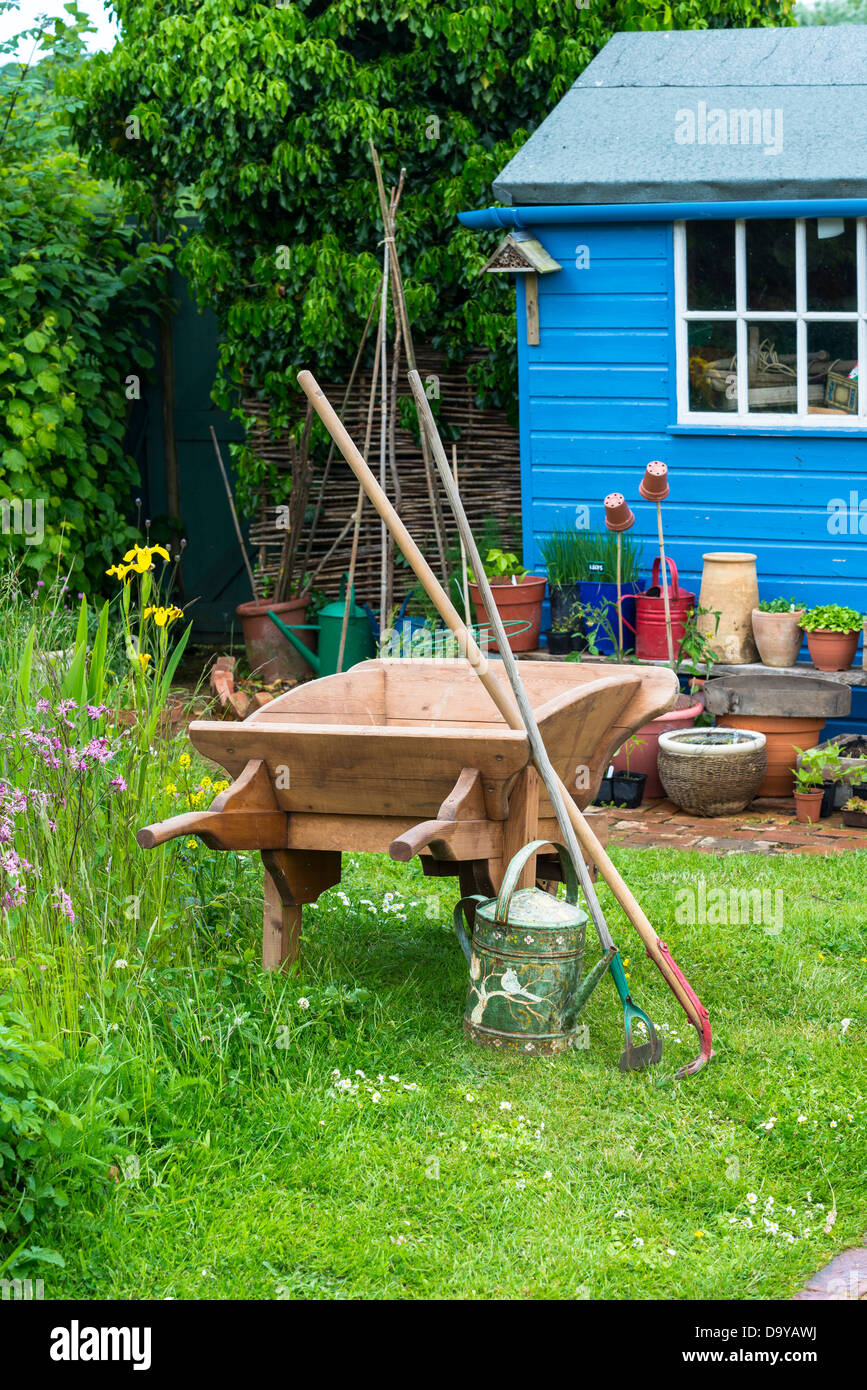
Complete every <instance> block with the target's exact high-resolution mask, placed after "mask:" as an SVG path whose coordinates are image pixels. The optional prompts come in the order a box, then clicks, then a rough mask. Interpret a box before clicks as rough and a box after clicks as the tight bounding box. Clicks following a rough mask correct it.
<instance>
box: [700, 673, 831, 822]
mask: <svg viewBox="0 0 867 1390" xmlns="http://www.w3.org/2000/svg"><path fill="white" fill-rule="evenodd" d="M792 679H793V680H801V679H802V677H800V676H793V677H792ZM716 722H717V726H722V727H723V728H729V729H755V730H757V732H758V733H761V734H764V736H765V747H766V748H767V753H768V771H767V774H766V775H765V780H764V781H763V782H762V785H761V786H760V787H759V790H758V791H757V792H756V795H757V796H791V795H792V792H793V790H794V786H795V778H794V767H795V763H796V761H797V757H798V753H797V750H798V749H799V748H803V749H805V750H806V749H807V748H815V747H816V744H817V743H818V742H819V735H820V734H821V732H822V730H823V729H824V727H825V724H826V720H825V717H824V715H823V716H822V717H821V718H819V719H808V718H807V716H806V715H801V716H799V717H797V718H786V717H784V716H783V715H777V714H723V715H719V716H717V721H716Z"/></svg>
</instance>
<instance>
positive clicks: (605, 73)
mask: <svg viewBox="0 0 867 1390" xmlns="http://www.w3.org/2000/svg"><path fill="white" fill-rule="evenodd" d="M865 144H867V25H859V24H844V25H835V26H816V27H812V26H811V27H808V28H803V29H802V28H791V29H706V30H698V31H686V32H678V33H669V32H666V33H659V32H656V33H633V34H615V36H614V37H613V38H612V39H611V40H610V41H609V42H608V43H607V44H606V45H605V47H604V48H603V49H602V51H601V53H599V54H598V55H597V57H596V58H594V60H593V62H592V63H590V64H589V66H588V67H587V68H585V70H584V72H583V73H582V74H581V76H580V77H579V78H578V80H577V82H576V83H575V84H574V86H572V87H571V88H570V90H569V91H568V92H567V93H566V95H565V96H564V97H563V99H562V100H561V101H560V102H559V103H558V104H557V106H555V108H554V110H553V111H552V112H551V113H550V115H548V116H547V117H546V119H545V120H544V121H543V122H542V124H541V125H540V126H539V128H538V130H536V131H535V133H534V134H533V135H531V136H530V139H529V140H528V141H527V143H526V144H525V145H524V146H523V148H522V149H520V150H519V151H518V153H517V154H516V155H515V157H514V158H513V159H512V160H510V162H509V163H508V164H507V165H506V167H505V169H504V170H503V171H502V173H501V174H500V175H499V176H498V177H497V179H496V180H495V182H494V193H495V194H496V196H497V197H498V198H499V199H500V200H501V202H504V203H506V204H513V203H514V204H525V205H526V204H533V203H549V204H551V203H572V204H574V203H591V204H592V203H656V202H706V201H737V200H741V199H763V198H774V199H784V198H861V197H865V196H867V162H865V159H864V148H865Z"/></svg>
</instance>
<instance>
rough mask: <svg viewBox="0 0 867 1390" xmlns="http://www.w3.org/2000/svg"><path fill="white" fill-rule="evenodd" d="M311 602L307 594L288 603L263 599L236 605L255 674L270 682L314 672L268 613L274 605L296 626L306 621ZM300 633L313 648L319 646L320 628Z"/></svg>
mask: <svg viewBox="0 0 867 1390" xmlns="http://www.w3.org/2000/svg"><path fill="white" fill-rule="evenodd" d="M309 602H310V600H309V599H307V598H290V599H288V600H287V602H286V603H273V602H271V601H270V600H268V599H263V600H261V601H258V600H253V601H252V602H250V603H240V604H239V605H238V607H237V608H236V609H235V612H236V613H237V615H238V617H239V618H240V619H241V628H242V630H243V633H244V646H245V647H246V649H247V660H248V661H249V663H250V670H251V672H252V673H253V674H254V675H256V676H261V678H262V680H263V681H264V682H265V684H266V685H270V684H271V682H272V681H286V680H297V679H298V678H300V677H302V676H309V675H310V667H309V666H308V665H307V662H306V661H305V660H304V658H303V657H302V656H301V655H300V654H299V653H298V652H296V651H295V649H294V647H292V646H290V644H289V643H288V642H287V640H286V638H285V637H284V636H283V634H282V632H281V631H280V629H279V628H278V627H277V626H276V624H275V623H272V621H271V619H270V618H269V617H268V609H269V608H270V609H271V611H272V612H273V613H276V614H277V617H278V618H282V619H283V622H284V623H285V624H286V626H287V627H296V626H298V625H299V624H301V623H303V622H304V615H305V614H306V612H307V605H308V603H309ZM298 636H299V637H300V638H301V641H302V642H303V643H304V645H305V646H306V647H309V648H310V650H311V651H315V650H316V637H317V633H316V632H299V634H298Z"/></svg>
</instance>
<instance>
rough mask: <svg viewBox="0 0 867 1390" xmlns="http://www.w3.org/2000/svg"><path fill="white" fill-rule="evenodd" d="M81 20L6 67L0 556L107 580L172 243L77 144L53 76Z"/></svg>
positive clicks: (125, 508)
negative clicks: (131, 422) (95, 172)
mask: <svg viewBox="0 0 867 1390" xmlns="http://www.w3.org/2000/svg"><path fill="white" fill-rule="evenodd" d="M86 27H87V25H86V22H85V21H83V20H81V19H79V20H76V18H75V16H74V15H73V23H72V24H70V25H65V24H63V23H61V22H60V21H57V22H56V25H55V31H54V33H48V34H46V35H45V36H44V39H43V42H44V44H45V45H46V46H47V47H48V48H49V49H50V50H51V52H50V53H49V55H48V56H46V57H44V58H43V59H42V61H41V62H40V63H38V64H37V65H35V66H34V67H32V68H30V69H29V70H27V71H25V72H24V73H23V74H22V69H21V67H20V65H18V64H12V63H9V64H7V65H6V66H5V67H4V68H3V69H2V70H0V110H2V111H3V112H4V113H5V114H4V118H3V119H4V120H6V121H7V124H6V125H5V130H3V131H2V136H0V206H2V208H3V216H2V219H0V506H2V507H3V512H2V523H3V524H2V526H0V556H2V555H3V554H4V553H9V552H12V553H13V554H14V556H15V558H16V559H17V560H18V561H20V562H22V563H23V564H24V566H25V567H26V568H27V569H29V570H31V571H34V572H35V573H41V572H42V571H44V570H45V567H46V565H49V564H51V563H52V562H54V561H55V560H59V561H60V562H61V563H62V565H63V566H64V567H65V568H66V569H69V570H71V572H72V574H73V576H74V578H75V580H76V581H77V582H78V584H79V585H85V586H87V587H90V586H94V587H98V586H100V585H101V584H103V583H104V571H105V569H106V567H107V565H108V564H109V562H110V560H111V558H112V556H113V555H114V553H115V552H116V551H117V550H118V548H121V549H123V547H124V543H125V542H126V541H127V540H128V539H130V538H131V537H133V536H134V535H135V534H136V533H135V532H134V531H133V530H132V528H131V527H130V526H129V525H128V524H127V522H126V520H125V517H126V515H127V514H128V512H129V510H130V506H131V502H132V498H133V497H134V496H135V492H136V489H137V486H138V474H137V472H136V469H135V466H134V464H133V461H132V460H131V459H130V458H129V457H128V455H127V454H126V453H125V450H124V434H125V429H126V423H127V418H128V414H129V411H130V409H131V406H132V403H133V401H134V400H135V399H137V398H138V396H139V395H140V393H141V389H142V386H143V384H144V381H145V376H146V373H147V370H148V369H149V368H150V367H151V366H152V358H151V355H150V354H149V353H148V351H147V350H146V347H145V346H144V342H145V330H146V316H147V314H148V313H149V312H150V310H151V308H152V305H153V304H154V303H155V301H157V300H158V298H159V295H160V280H161V277H162V276H163V274H164V271H165V268H166V267H167V266H169V265H170V264H171V257H170V252H171V248H170V247H169V246H168V245H165V246H156V245H153V244H151V243H148V242H142V241H141V239H140V237H139V235H138V233H137V232H136V230H135V228H134V227H132V226H128V225H126V223H127V220H128V218H127V213H126V211H125V209H124V207H123V205H122V202H121V199H120V196H119V194H118V193H117V192H116V191H113V190H111V189H109V188H108V187H107V186H106V185H103V184H101V183H99V182H98V181H97V180H96V179H95V178H94V177H92V175H91V174H90V173H89V172H88V170H87V168H86V166H85V165H84V164H83V163H82V161H81V159H80V158H79V157H78V156H77V155H76V154H75V153H74V152H73V151H72V149H71V148H69V141H68V134H67V126H66V121H67V110H66V107H67V103H66V100H65V99H64V98H61V97H59V96H57V95H56V93H55V90H54V84H55V79H56V76H57V74H58V73H59V72H63V71H69V70H71V69H73V68H74V67H75V65H76V64H77V63H78V62H79V61H80V54H81V51H82V45H81V32H82V31H83V30H84V29H85V28H86ZM3 47H4V48H5V49H6V50H7V51H8V50H9V48H10V47H11V45H9V44H7V45H4V46H3ZM0 128H2V123H0ZM4 499H5V504H6V505H5V506H4V505H3V503H4ZM38 502H41V503H42V508H41V511H42V519H41V524H40V517H39V511H40V509H39V507H38V506H37V503H38ZM28 503H29V510H28V507H27V504H28Z"/></svg>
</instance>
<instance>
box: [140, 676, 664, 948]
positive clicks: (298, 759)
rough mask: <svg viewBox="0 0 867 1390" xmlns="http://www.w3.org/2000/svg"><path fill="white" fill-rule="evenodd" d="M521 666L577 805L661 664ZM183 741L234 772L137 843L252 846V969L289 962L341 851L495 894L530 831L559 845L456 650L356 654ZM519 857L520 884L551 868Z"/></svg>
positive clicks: (653, 692) (522, 759)
mask: <svg viewBox="0 0 867 1390" xmlns="http://www.w3.org/2000/svg"><path fill="white" fill-rule="evenodd" d="M522 676H523V679H524V682H525V685H526V688H527V691H528V695H529V698H530V700H531V702H532V704H533V707H534V709H535V712H536V716H537V719H538V722H539V726H540V729H541V731H542V736H543V738H544V740H545V744H546V747H547V749H548V753H549V756H550V758H551V761H552V763H553V764H554V767H555V768H556V770H557V772H558V773H559V775H560V777H561V778H562V779H563V781H564V782H565V784H566V786H567V787H568V788H569V789H570V790H571V791H572V792H573V795H574V797H575V800H576V802H577V803H578V805H579V806H580V807H582V808H583V807H584V806H586V805H588V804H589V803H590V802H591V801H592V800H593V798H594V796H595V795H596V793H597V791H598V788H599V783H600V780H601V778H602V776H603V774H604V772H605V771H606V769H607V767H608V764H609V763H610V761H611V758H612V756H613V755H614V753H615V752H616V750H617V749H618V748H619V747H620V745H621V744H622V743H624V742H625V741H626V739H627V738H628V737H629V735H630V734H632V733H633V732H634V731H635V730H636V729H638V728H639V727H640V726H641V725H642V724H646V723H647V721H648V720H650V719H653V718H655V716H656V715H658V714H663V713H665V712H666V711H668V710H670V709H673V708H674V704H675V701H676V698H677V694H678V683H677V677H676V676H675V675H674V673H673V672H672V671H670V670H668V669H667V668H664V667H658V668H653V667H636V666H614V665H601V664H600V665H596V664H591V663H586V662H581V663H574V664H573V663H567V662H526V663H524V664H523V666H522ZM189 737H190V741H191V742H192V744H193V746H194V747H195V748H197V749H198V751H199V752H200V753H202V754H204V756H205V757H207V758H211V759H212V760H213V761H214V762H215V763H219V765H220V766H221V767H223V768H225V769H226V771H227V772H228V773H229V774H230V775H231V776H232V777H233V778H235V781H234V782H233V783H232V785H231V786H230V787H229V788H228V790H227V791H225V792H223V793H222V794H221V795H220V796H218V797H217V798H216V800H215V801H214V802H213V803H212V805H211V807H210V809H209V810H207V811H192V812H189V813H188V814H186V815H181V816H174V817H173V818H172V819H171V820H166V821H160V822H159V823H158V824H156V825H149V826H146V827H145V828H144V829H143V830H140V831H139V832H138V842H139V844H140V845H141V846H142V848H144V849H153V848H154V847H155V846H157V845H162V844H165V843H166V841H167V840H172V839H175V838H176V837H177V836H179V835H198V836H199V837H200V838H201V839H202V840H204V842H205V843H206V844H207V845H209V846H210V847H211V848H212V849H225V850H251V849H255V850H259V851H260V853H261V855H262V860H263V863H264V865H265V913H264V926H263V935H262V964H263V966H264V967H265V969H272V970H273V969H278V968H280V967H281V966H284V965H286V964H287V963H288V962H290V961H292V960H294V959H295V957H296V956H297V954H298V950H299V946H300V939H301V908H302V904H304V903H311V902H315V901H316V899H317V898H318V897H319V895H320V894H321V893H323V892H324V891H325V890H326V889H327V888H330V887H332V886H333V885H334V884H336V883H339V881H340V862H341V860H340V857H341V853H342V852H343V851H344V850H345V851H348V852H353V853H359V852H366V853H369V852H374V853H389V854H390V855H391V856H392V858H394V859H397V860H401V861H407V860H409V859H411V858H412V857H413V855H416V854H418V855H420V856H421V862H422V866H423V868H424V871H425V873H426V874H430V875H442V874H446V875H457V876H458V878H459V879H460V891H461V895H462V896H464V895H466V894H469V893H484V894H487V895H488V896H493V895H494V894H495V893H496V892H497V891H498V890H499V887H500V883H501V881H502V878H503V874H504V872H505V868H506V866H507V865H508V864H509V861H510V860H511V859H512V857H513V855H515V854H516V853H517V851H518V850H519V849H520V848H521V847H522V846H523V845H525V844H526V843H527V841H528V840H543V841H547V840H555V841H556V840H557V838H558V836H557V823H556V820H555V817H554V813H553V810H552V807H551V805H550V802H549V801H548V798H547V796H546V794H545V793H544V790H543V789H542V790H540V780H539V777H538V774H537V772H536V771H535V768H534V767H533V766H532V759H531V752H530V747H529V744H528V741H527V737H526V735H525V733H524V732H523V731H518V730H513V729H510V728H509V727H508V725H507V724H506V723H505V721H504V720H503V718H502V716H501V715H500V713H499V711H498V710H497V709H496V707H495V705H494V703H493V701H492V700H491V698H490V696H489V695H488V694H487V692H486V690H485V689H484V687H483V686H481V685H480V684H479V681H478V680H477V678H476V676H475V675H474V673H473V671H472V670H471V668H470V667H469V666H468V665H467V663H466V662H465V661H464V660H463V659H462V658H461V659H457V660H453V661H449V660H435V659H434V660H431V659H427V660H426V659H419V660H381V661H366V662H363V663H362V664H360V665H359V666H356V667H354V668H353V669H352V670H351V671H347V672H344V673H342V674H340V675H336V676H327V677H325V678H324V679H322V680H316V681H310V682H308V683H307V684H305V685H300V686H298V687H296V688H295V689H294V690H290V691H289V692H288V693H287V694H285V695H281V696H279V697H278V698H277V699H276V700H272V701H271V703H270V704H268V705H265V706H264V707H263V708H262V709H259V710H257V711H256V712H255V713H254V714H252V715H250V717H249V718H248V719H245V720H244V721H243V722H242V723H239V724H230V723H223V722H221V721H210V720H197V721H195V722H194V723H192V724H191V725H190V727H189ZM556 863H557V861H556V857H554V858H552V861H551V863H550V864H549V863H548V862H547V860H543V861H540V863H539V864H538V865H537V864H536V863H535V862H534V861H532V860H531V861H529V862H528V863H527V865H526V867H525V869H524V872H523V875H522V879H521V883H520V885H519V886H520V887H528V886H531V885H532V884H533V883H534V882H535V880H536V879H537V877H538V878H540V879H543V880H544V879H548V880H554V879H556V878H557V877H558V876H559V868H558V867H557V866H556Z"/></svg>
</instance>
